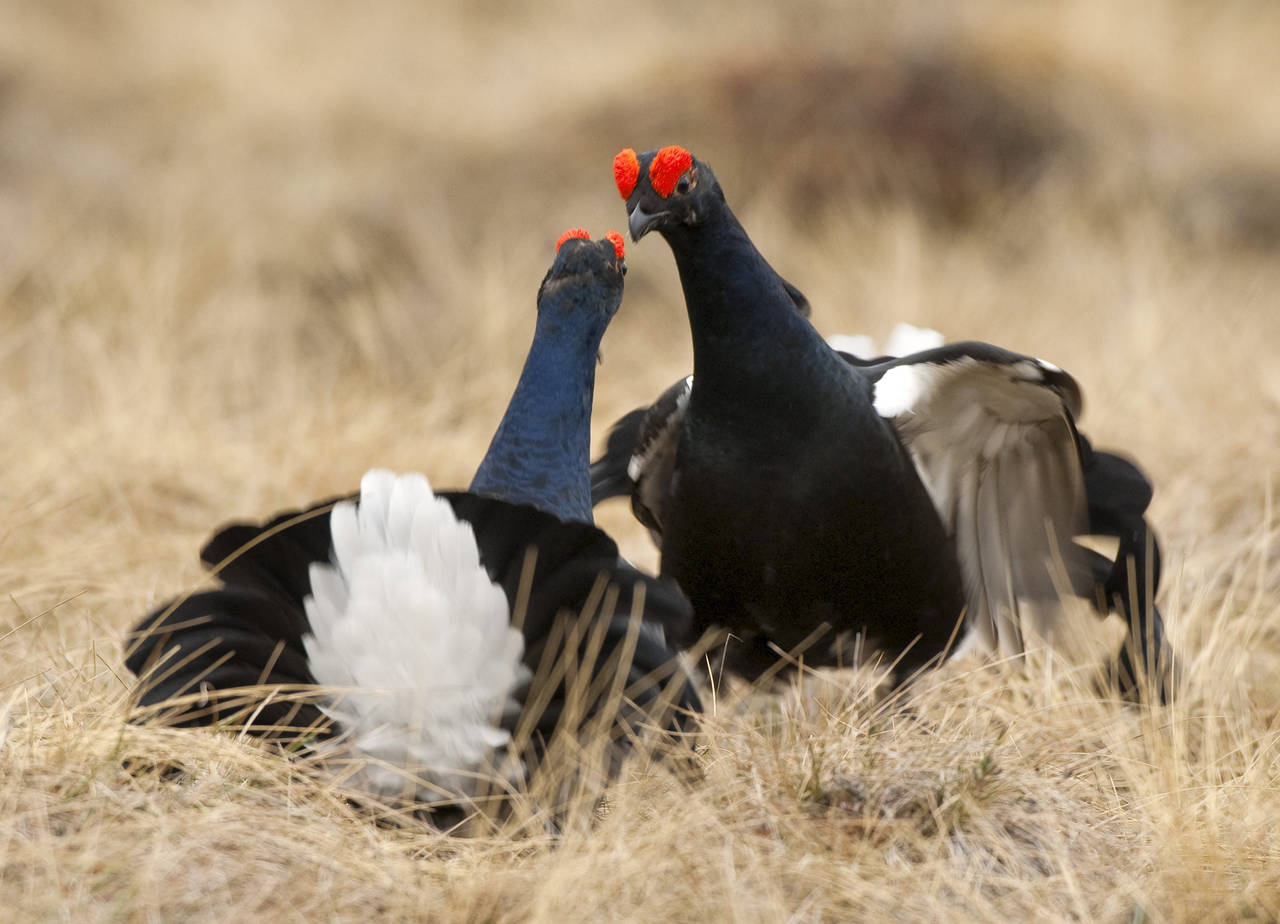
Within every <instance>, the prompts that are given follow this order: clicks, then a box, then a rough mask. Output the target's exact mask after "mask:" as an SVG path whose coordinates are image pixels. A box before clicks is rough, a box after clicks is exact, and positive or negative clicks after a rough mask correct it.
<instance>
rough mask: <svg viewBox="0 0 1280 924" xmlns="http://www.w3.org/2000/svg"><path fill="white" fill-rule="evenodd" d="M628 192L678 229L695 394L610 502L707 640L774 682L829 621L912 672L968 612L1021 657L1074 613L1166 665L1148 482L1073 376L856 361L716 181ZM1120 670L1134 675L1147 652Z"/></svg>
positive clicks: (627, 431) (963, 640) (628, 447)
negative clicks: (629, 515) (1070, 599)
mask: <svg viewBox="0 0 1280 924" xmlns="http://www.w3.org/2000/svg"><path fill="white" fill-rule="evenodd" d="M614 174H615V180H616V182H617V185H618V189H619V192H620V193H621V195H622V197H623V199H624V200H626V203H627V209H628V213H629V217H630V228H631V234H632V237H633V239H636V240H639V239H640V238H641V237H643V236H644V235H645V234H646V233H648V232H649V231H651V230H657V231H658V232H659V233H660V234H661V235H662V236H663V237H664V238H665V239H666V240H667V242H668V244H669V245H670V246H671V249H672V252H673V254H674V255H675V258H676V265H677V268H678V269H679V273H680V280H681V284H682V287H683V289H684V294H685V301H686V306H687V309H688V313H689V321H690V327H691V330H692V334H693V347H694V375H693V376H691V377H690V378H688V379H686V380H684V381H682V382H679V383H677V384H676V385H674V386H672V388H670V389H668V391H667V392H666V393H664V394H663V395H662V397H660V398H659V400H658V401H657V402H656V403H655V404H654V405H653V406H652V407H650V408H647V409H643V408H642V409H639V410H637V411H634V412H632V413H631V414H629V415H627V416H626V417H624V418H623V419H622V420H621V421H619V422H618V424H617V425H616V426H615V428H614V430H613V431H612V432H611V434H610V436H609V440H608V445H607V447H606V451H605V454H604V456H603V457H602V458H601V459H600V460H598V461H597V462H596V463H595V465H593V467H592V482H593V484H592V487H593V501H595V502H599V501H600V500H602V499H604V498H605V497H608V496H616V495H618V494H622V493H628V492H629V493H631V495H632V506H633V509H634V510H635V512H636V515H637V517H638V518H639V519H640V520H641V522H643V523H644V524H645V525H646V526H648V527H649V529H650V532H651V534H653V535H654V538H655V541H656V542H658V544H659V546H660V547H661V549H662V571H663V573H664V574H669V575H671V576H673V577H675V578H676V579H677V581H679V582H680V584H681V587H682V588H683V589H684V591H685V593H686V594H688V596H689V598H690V600H691V601H692V603H693V606H694V626H695V629H696V630H702V629H705V628H707V627H709V626H712V625H720V626H724V627H727V628H728V629H730V630H731V631H732V632H733V633H734V634H735V635H736V636H738V638H739V639H741V641H742V642H743V645H742V646H741V647H739V649H738V650H737V652H736V657H731V659H730V661H729V663H730V665H731V666H733V667H735V668H737V669H738V670H741V671H743V672H744V673H746V674H748V675H751V674H754V673H756V672H757V671H759V670H761V669H763V668H764V667H765V666H767V665H769V664H772V663H773V662H774V661H775V660H776V653H775V652H774V650H773V648H774V647H775V646H776V647H779V648H782V649H784V650H786V649H790V648H792V647H793V646H795V645H797V644H799V643H801V642H804V641H806V640H809V639H810V637H811V635H812V633H813V632H814V630H815V629H817V628H818V627H820V626H821V625H822V624H824V623H825V624H827V625H829V626H830V627H831V628H832V629H834V630H837V631H847V630H854V631H857V630H865V631H867V632H868V633H869V634H870V635H871V636H872V637H874V638H875V639H876V640H878V641H879V643H880V644H881V645H882V646H885V647H887V648H888V649H889V650H890V651H891V652H892V653H895V654H896V653H898V652H905V654H904V655H903V659H902V662H901V663H902V665H903V666H904V667H905V668H912V667H915V666H917V665H919V664H921V663H923V662H925V661H926V660H928V659H931V658H933V657H935V656H937V655H939V654H940V653H942V652H943V651H944V650H945V649H946V647H947V644H948V642H949V640H951V638H952V635H953V630H954V629H955V628H956V624H957V621H958V620H959V618H960V617H961V614H962V613H964V614H966V619H965V632H964V633H963V635H962V636H960V637H959V639H958V642H959V644H958V646H957V647H958V648H976V649H981V650H988V651H996V652H1000V653H1002V654H1009V653H1017V652H1020V651H1022V650H1023V649H1024V647H1025V644H1026V639H1025V638H1024V634H1025V633H1034V634H1035V635H1039V636H1041V637H1052V636H1053V634H1054V630H1055V627H1056V622H1057V619H1058V616H1059V614H1060V612H1061V609H1060V607H1059V606H1058V604H1059V602H1060V599H1061V596H1062V595H1063V593H1064V592H1066V593H1071V592H1074V593H1076V594H1078V595H1080V596H1083V597H1085V598H1087V599H1089V600H1091V601H1093V602H1094V603H1096V604H1097V606H1098V608H1099V609H1101V610H1103V611H1106V610H1107V609H1108V608H1111V607H1114V608H1116V609H1118V610H1119V611H1120V612H1122V613H1123V614H1124V615H1126V616H1128V617H1129V618H1130V624H1131V626H1132V631H1133V633H1134V635H1135V638H1136V640H1137V641H1138V642H1144V641H1146V640H1149V641H1150V645H1143V646H1142V647H1141V649H1140V650H1143V651H1150V652H1160V653H1162V654H1163V653H1164V640H1163V630H1162V626H1161V622H1160V617H1159V614H1158V612H1157V611H1156V610H1155V608H1154V606H1153V605H1152V603H1151V600H1152V598H1153V596H1154V588H1155V586H1156V585H1157V583H1158V552H1157V551H1156V550H1155V548H1154V540H1152V539H1151V537H1150V534H1149V531H1148V529H1147V526H1146V523H1145V520H1144V518H1143V514H1144V512H1145V510H1146V506H1147V504H1148V502H1149V501H1150V497H1151V491H1150V485H1149V483H1148V482H1147V481H1146V479H1145V478H1144V477H1143V476H1142V475H1141V473H1140V472H1138V470H1137V469H1136V468H1135V467H1134V466H1133V465H1132V464H1131V463H1129V462H1127V461H1125V460H1123V459H1121V458H1119V457H1117V456H1114V455H1111V454H1107V453H1095V452H1093V450H1092V448H1091V447H1090V446H1089V444H1088V443H1087V441H1085V440H1084V439H1083V437H1081V436H1080V435H1079V434H1078V432H1077V431H1076V428H1075V418H1076V416H1077V415H1078V414H1079V411H1080V392H1079V389H1078V387H1077V385H1076V383H1075V381H1074V380H1073V379H1071V377H1070V376H1068V375H1067V374H1066V373H1064V372H1062V371H1061V370H1060V369H1058V368H1057V367H1056V366H1053V365H1052V364H1050V363H1046V362H1043V361H1041V360H1036V359H1033V358H1031V357H1027V356H1022V355H1019V354H1015V353H1012V352H1009V351H1007V350H1002V349H1000V348H998V347H993V346H990V345H987V344H979V343H960V344H952V345H949V346H944V347H939V348H936V349H931V350H926V351H923V352H919V353H916V354H913V355H910V356H907V357H903V358H894V357H881V358H878V359H873V360H864V359H859V358H857V357H854V356H852V355H849V354H844V353H840V352H837V351H836V350H833V349H832V348H831V347H830V346H828V344H827V343H826V342H825V341H824V340H823V339H822V337H821V336H820V335H819V334H818V333H817V331H815V330H814V329H813V327H812V326H811V325H810V324H809V323H808V321H806V320H805V319H804V318H802V317H800V316H799V315H797V313H796V312H795V311H793V310H791V305H792V304H793V299H792V297H791V296H790V295H788V294H787V292H786V290H785V289H784V287H783V285H782V280H781V279H780V277H779V276H778V275H777V274H776V273H775V272H774V271H773V269H772V268H771V267H770V266H769V264H768V263H767V262H766V261H765V260H764V258H763V257H762V256H761V255H760V253H759V251H757V250H756V248H755V246H754V245H753V244H752V242H751V240H750V238H748V236H747V234H746V232H745V231H744V230H743V228H742V226H741V225H740V224H739V223H738V221H737V219H736V217H735V216H734V215H733V213H732V211H731V210H730V209H729V206H728V204H727V203H726V201H725V199H724V195H723V193H722V191H721V189H720V186H719V184H718V183H717V181H716V179H715V176H714V174H713V173H712V172H711V170H710V168H709V167H708V166H707V165H706V164H705V163H703V162H701V161H697V160H695V159H694V158H693V157H692V156H691V155H690V154H689V153H688V152H687V151H685V150H684V149H682V148H678V147H669V148H664V149H662V150H660V151H656V152H648V153H646V154H643V155H639V156H637V155H636V154H635V153H634V152H633V151H630V150H627V151H623V152H622V153H620V154H619V155H618V157H617V158H616V159H615V161H614ZM1089 533H1100V534H1103V535H1108V536H1112V537H1116V538H1119V539H1120V549H1119V552H1118V553H1117V556H1116V557H1115V558H1114V559H1113V558H1107V557H1106V556H1102V555H1100V554H1098V553H1097V552H1094V551H1092V550H1089V549H1087V548H1084V547H1082V546H1080V545H1078V544H1077V542H1076V539H1077V537H1080V536H1082V535H1084V534H1089ZM1149 545H1150V546H1151V547H1152V554H1151V556H1150V559H1148V546H1149ZM1148 560H1150V563H1151V566H1152V567H1151V568H1150V570H1149V571H1148V570H1147V568H1146V564H1147V562H1148ZM828 656H829V654H828V650H827V649H826V648H825V647H824V646H822V645H818V646H814V647H812V648H811V649H810V650H809V653H808V655H807V658H808V660H809V663H823V661H824V659H825V658H827V657H828ZM1164 660H1165V661H1166V662H1167V657H1165V658H1164ZM1122 667H1123V668H1124V670H1125V673H1126V674H1127V675H1129V676H1130V677H1131V676H1133V667H1132V664H1131V663H1130V662H1129V660H1128V653H1127V652H1126V654H1125V655H1124V662H1123V664H1122Z"/></svg>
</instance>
